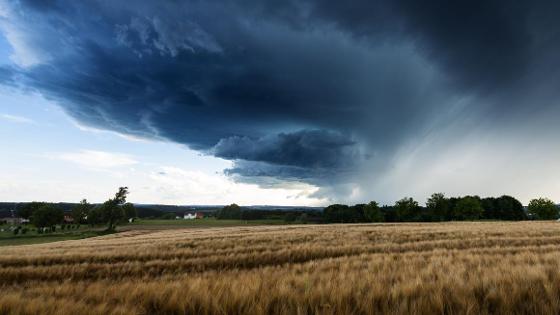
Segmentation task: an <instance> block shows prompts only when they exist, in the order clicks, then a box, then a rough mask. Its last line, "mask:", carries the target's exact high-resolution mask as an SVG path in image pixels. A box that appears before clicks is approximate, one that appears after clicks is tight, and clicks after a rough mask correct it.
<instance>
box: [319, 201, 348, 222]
mask: <svg viewBox="0 0 560 315" xmlns="http://www.w3.org/2000/svg"><path fill="white" fill-rule="evenodd" d="M349 209H350V207H348V206H347V205H342V204H334V205H330V206H328V207H326V208H325V209H324V210H323V217H324V218H325V222H328V223H344V222H348V221H347V220H348V218H347V214H346V213H347V212H348V210H349Z"/></svg>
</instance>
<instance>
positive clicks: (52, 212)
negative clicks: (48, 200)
mask: <svg viewBox="0 0 560 315" xmlns="http://www.w3.org/2000/svg"><path fill="white" fill-rule="evenodd" d="M63 219H64V211H62V209H60V208H57V207H55V206H53V205H50V204H45V205H43V206H41V207H40V208H39V209H37V210H35V211H33V216H32V217H31V222H32V223H33V224H34V225H35V226H36V227H39V228H43V227H52V226H54V225H56V224H58V223H61V222H62V220H63Z"/></svg>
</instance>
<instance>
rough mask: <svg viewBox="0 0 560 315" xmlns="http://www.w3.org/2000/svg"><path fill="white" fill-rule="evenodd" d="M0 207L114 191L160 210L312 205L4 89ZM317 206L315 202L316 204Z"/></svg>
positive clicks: (207, 161) (201, 158)
mask: <svg viewBox="0 0 560 315" xmlns="http://www.w3.org/2000/svg"><path fill="white" fill-rule="evenodd" d="M0 91H1V95H0V138H1V139H2V145H3V147H4V148H5V150H3V152H2V154H1V155H0V165H2V167H1V169H0V173H1V175H0V200H5V201H31V200H45V201H68V202H76V201H79V200H81V198H88V199H89V200H91V201H92V202H100V201H103V200H105V199H107V198H108V197H110V196H111V194H113V193H114V191H115V190H116V188H118V187H119V186H128V187H130V190H131V195H130V200H131V201H133V202H139V203H162V204H226V203H230V202H238V203H240V204H286V205H287V204H304V205H313V204H317V203H318V200H314V199H309V198H305V197H298V194H301V193H302V192H304V193H305V191H306V190H311V191H312V190H313V189H314V188H313V187H303V189H298V188H293V189H261V188H258V187H257V186H256V185H248V184H236V183H234V182H233V181H232V180H230V179H229V178H227V177H226V176H225V175H223V169H225V168H227V167H228V166H230V164H231V162H229V161H226V160H223V159H218V158H214V157H211V156H205V155H201V154H200V153H198V152H196V151H192V150H189V149H188V148H186V147H185V146H182V145H179V144H176V143H172V142H163V141H153V140H145V139H136V138H133V137H130V136H124V135H121V134H118V133H115V132H111V131H103V130H97V129H92V128H88V127H84V126H80V124H79V123H78V122H76V121H75V120H73V119H71V118H70V117H69V116H68V115H66V114H65V113H64V112H63V111H62V110H61V109H60V107H59V106H57V105H56V104H53V103H52V102H49V101H47V100H45V99H44V98H42V97H41V96H38V95H28V94H22V93H20V92H18V91H16V90H14V89H10V88H6V87H4V88H1V89H0ZM319 202H320V201H319Z"/></svg>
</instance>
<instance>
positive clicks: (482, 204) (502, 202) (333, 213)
mask: <svg viewBox="0 0 560 315" xmlns="http://www.w3.org/2000/svg"><path fill="white" fill-rule="evenodd" d="M558 215H559V211H558V206H557V205H556V204H555V203H554V202H553V201H552V200H550V199H548V198H538V199H533V200H531V201H530V202H529V205H528V206H527V209H525V208H524V207H523V205H522V204H521V202H519V200H517V199H515V198H514V197H511V196H507V195H504V196H501V197H497V198H495V197H487V198H480V197H479V196H463V197H451V198H447V197H445V195H444V194H442V193H435V194H432V196H431V197H430V198H428V200H427V201H426V206H420V205H419V204H418V202H417V201H415V200H414V199H413V198H410V197H406V198H403V199H401V200H398V201H397V202H395V204H394V205H392V206H387V205H384V206H379V204H378V203H377V202H375V201H371V202H369V203H367V204H356V205H354V206H348V205H343V204H333V205H330V206H328V207H326V208H325V209H324V211H323V220H324V222H326V223H358V222H438V221H474V220H510V221H511V220H527V219H535V220H552V219H557V218H558Z"/></svg>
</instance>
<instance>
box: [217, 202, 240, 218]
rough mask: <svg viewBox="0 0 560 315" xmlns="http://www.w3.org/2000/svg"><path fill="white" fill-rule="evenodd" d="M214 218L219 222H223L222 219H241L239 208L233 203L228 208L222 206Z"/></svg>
mask: <svg viewBox="0 0 560 315" xmlns="http://www.w3.org/2000/svg"><path fill="white" fill-rule="evenodd" d="M216 218H217V219H219V220H224V219H233V220H239V219H241V207H240V206H238V205H237V204H235V203H232V204H231V205H229V206H224V207H223V208H222V209H220V210H219V211H218V212H217V213H216Z"/></svg>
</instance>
